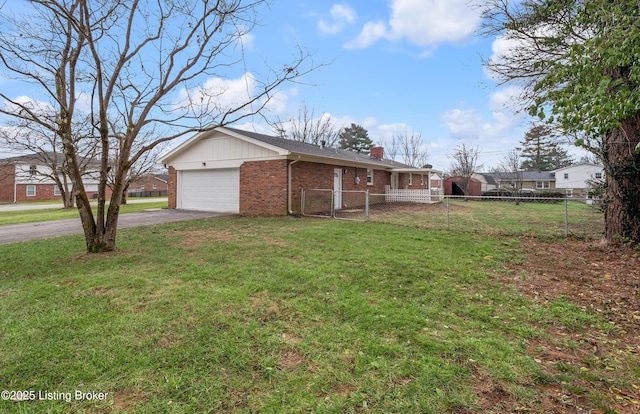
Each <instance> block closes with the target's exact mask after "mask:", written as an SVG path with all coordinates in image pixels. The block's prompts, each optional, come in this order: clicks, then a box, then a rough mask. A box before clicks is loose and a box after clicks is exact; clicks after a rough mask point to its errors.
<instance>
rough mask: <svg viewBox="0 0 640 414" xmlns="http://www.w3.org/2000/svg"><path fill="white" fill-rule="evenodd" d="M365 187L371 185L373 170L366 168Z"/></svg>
mask: <svg viewBox="0 0 640 414" xmlns="http://www.w3.org/2000/svg"><path fill="white" fill-rule="evenodd" d="M367 185H373V170H372V169H371V168H367Z"/></svg>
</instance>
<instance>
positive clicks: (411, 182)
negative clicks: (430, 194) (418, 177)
mask: <svg viewBox="0 0 640 414" xmlns="http://www.w3.org/2000/svg"><path fill="white" fill-rule="evenodd" d="M409 185H413V174H411V173H409Z"/></svg>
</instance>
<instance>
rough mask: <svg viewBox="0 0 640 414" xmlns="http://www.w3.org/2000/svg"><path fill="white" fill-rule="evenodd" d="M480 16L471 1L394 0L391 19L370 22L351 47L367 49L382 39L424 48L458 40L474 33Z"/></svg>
mask: <svg viewBox="0 0 640 414" xmlns="http://www.w3.org/2000/svg"><path fill="white" fill-rule="evenodd" d="M479 24H480V15H479V13H478V11H477V10H475V9H474V8H472V7H471V6H470V5H469V2H468V0H391V16H390V18H389V22H388V24H387V23H384V22H380V21H378V22H368V23H366V24H365V25H364V27H363V29H362V31H361V33H360V35H359V36H358V37H357V38H356V39H355V40H353V41H351V42H348V43H347V44H346V45H345V47H346V48H348V49H354V48H366V47H368V46H370V45H372V44H374V43H375V42H377V41H378V40H380V39H388V40H392V41H400V40H405V41H407V42H409V43H411V44H413V45H416V46H418V47H421V48H432V47H434V46H437V45H439V44H442V43H458V42H461V41H463V40H465V39H467V38H468V37H469V36H470V35H472V34H473V33H474V32H475V30H476V29H477V27H478V25H479Z"/></svg>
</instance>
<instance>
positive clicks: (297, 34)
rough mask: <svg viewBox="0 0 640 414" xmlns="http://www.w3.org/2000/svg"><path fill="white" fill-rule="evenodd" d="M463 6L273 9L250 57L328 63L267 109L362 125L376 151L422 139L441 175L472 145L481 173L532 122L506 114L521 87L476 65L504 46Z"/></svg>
mask: <svg viewBox="0 0 640 414" xmlns="http://www.w3.org/2000/svg"><path fill="white" fill-rule="evenodd" d="M469 3H470V2H469V1H468V0H349V1H343V2H331V1H312V0H296V1H279V2H274V4H273V5H272V7H271V9H270V10H269V11H268V13H267V14H263V15H261V16H260V21H261V24H262V26H261V27H258V28H256V30H255V31H253V32H252V37H251V39H250V44H251V46H250V48H249V51H248V56H249V58H251V57H252V56H253V55H254V54H256V55H261V56H265V55H270V58H273V57H276V56H274V55H272V54H276V55H279V54H282V53H287V52H290V51H291V50H292V48H293V47H294V46H295V45H296V44H300V45H301V46H303V47H305V48H306V49H308V50H309V51H310V52H313V53H315V55H314V59H315V60H316V61H317V62H332V63H330V64H329V65H327V66H326V67H323V68H321V69H320V70H318V71H317V72H315V73H312V74H310V75H309V76H306V77H305V78H304V79H303V81H304V82H305V83H306V85H297V86H295V87H290V88H284V90H283V95H282V100H278V104H279V107H278V108H277V109H276V108H274V110H273V111H272V112H273V113H277V112H280V113H277V115H278V116H280V117H282V118H286V117H287V114H288V116H295V115H296V114H297V110H298V107H299V106H300V105H301V104H302V103H303V102H305V103H306V104H307V106H308V107H310V108H312V109H313V110H314V111H315V113H316V114H321V113H326V114H328V115H331V116H332V117H333V118H334V119H335V122H337V123H338V124H339V125H349V124H350V123H351V122H354V123H357V124H360V125H362V126H364V127H365V128H366V129H367V130H368V131H369V136H370V137H371V138H372V139H373V140H374V142H376V143H380V144H382V145H383V146H385V144H386V145H388V142H390V140H391V137H392V136H393V135H394V134H400V133H403V132H404V131H408V132H410V133H411V132H415V133H419V134H421V135H422V137H423V139H424V140H425V146H426V148H427V152H428V154H429V155H428V162H429V163H431V164H433V166H434V168H437V169H441V170H447V169H448V168H449V166H450V164H451V158H450V155H451V154H452V153H453V152H454V150H455V148H456V147H457V146H458V145H460V144H461V143H465V144H466V145H467V146H474V147H478V148H479V150H480V156H479V160H478V161H479V164H483V165H484V167H485V169H488V168H490V167H493V166H496V165H497V164H498V163H499V162H500V161H502V160H503V158H504V157H505V156H506V155H507V153H508V152H509V151H510V150H512V149H514V148H515V147H516V146H517V145H518V144H519V142H520V141H521V140H522V138H523V136H524V133H525V132H526V131H527V129H528V127H529V121H530V119H529V118H528V117H527V116H526V115H524V114H517V113H515V111H514V110H513V108H514V105H513V103H514V101H513V97H514V96H516V95H517V94H518V89H517V88H516V87H514V86H502V87H498V86H497V85H496V84H495V83H494V81H493V80H492V79H491V78H490V76H489V75H488V74H487V73H486V71H485V69H484V68H483V65H482V61H483V59H487V58H490V57H491V55H492V53H493V48H494V47H495V48H499V47H500V46H501V44H500V42H494V41H495V40H496V39H491V38H485V37H481V36H478V35H477V29H478V26H479V24H480V18H479V15H478V12H477V10H476V9H473V8H471V7H469ZM282 56H283V57H286V54H284V55H282ZM242 127H243V128H250V129H254V130H257V131H259V132H267V133H269V132H270V130H269V129H268V127H267V126H265V125H260V124H255V123H254V124H251V125H249V124H245V125H243V126H242ZM570 150H571V151H572V152H575V151H576V149H574V148H570Z"/></svg>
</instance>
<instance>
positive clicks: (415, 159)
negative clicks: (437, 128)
mask: <svg viewBox="0 0 640 414" xmlns="http://www.w3.org/2000/svg"><path fill="white" fill-rule="evenodd" d="M391 147H392V150H391V151H392V153H393V156H394V157H395V156H397V153H399V154H400V155H402V161H403V163H405V164H407V165H410V166H412V167H422V166H424V165H425V164H426V163H427V155H428V153H427V149H426V145H425V143H424V141H423V139H422V134H419V133H416V132H411V133H409V132H408V131H404V133H402V134H397V135H394V136H393V139H392V141H391Z"/></svg>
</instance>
